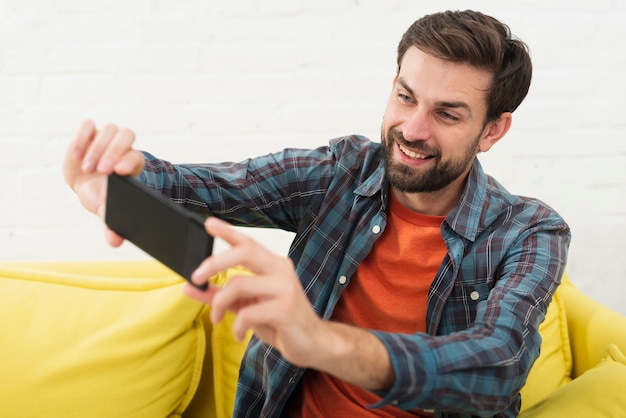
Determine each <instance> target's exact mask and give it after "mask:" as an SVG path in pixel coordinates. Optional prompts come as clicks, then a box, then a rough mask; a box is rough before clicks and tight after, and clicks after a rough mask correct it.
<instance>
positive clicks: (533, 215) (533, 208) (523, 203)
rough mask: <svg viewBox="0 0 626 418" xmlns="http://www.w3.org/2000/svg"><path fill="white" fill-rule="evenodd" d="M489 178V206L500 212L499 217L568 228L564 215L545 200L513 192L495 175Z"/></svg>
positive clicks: (530, 223) (531, 223) (527, 223)
mask: <svg viewBox="0 0 626 418" xmlns="http://www.w3.org/2000/svg"><path fill="white" fill-rule="evenodd" d="M487 178H488V182H487V188H486V190H487V200H488V202H489V207H490V208H491V210H493V211H495V212H496V213H497V214H498V217H502V216H504V217H506V218H510V220H512V221H513V220H514V221H515V222H523V223H525V224H526V225H527V226H530V225H533V224H535V225H536V224H537V223H542V224H544V223H550V224H553V225H560V226H562V227H566V228H567V224H566V222H565V220H564V219H563V217H562V216H561V215H560V214H559V213H558V212H557V211H556V210H555V209H554V208H553V207H551V206H550V205H548V204H547V203H546V202H544V201H543V200H541V199H539V198H536V197H530V196H524V195H518V194H513V193H511V192H509V191H508V190H507V189H506V188H505V187H504V186H502V185H501V184H500V183H499V182H497V181H496V180H495V179H494V178H493V177H491V176H487Z"/></svg>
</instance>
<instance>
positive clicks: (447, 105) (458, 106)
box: [435, 101, 472, 115]
mask: <svg viewBox="0 0 626 418" xmlns="http://www.w3.org/2000/svg"><path fill="white" fill-rule="evenodd" d="M435 105H437V106H438V107H444V108H447V109H463V110H465V111H466V112H468V113H469V114H470V115H471V114H472V109H471V108H470V107H469V105H468V104H467V103H465V102H447V101H439V102H435Z"/></svg>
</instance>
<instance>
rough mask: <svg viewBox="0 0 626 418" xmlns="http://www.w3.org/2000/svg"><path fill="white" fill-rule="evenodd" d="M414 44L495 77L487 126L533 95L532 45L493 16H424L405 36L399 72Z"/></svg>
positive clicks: (461, 13) (489, 95)
mask: <svg viewBox="0 0 626 418" xmlns="http://www.w3.org/2000/svg"><path fill="white" fill-rule="evenodd" d="M412 46H415V47H417V48H418V49H420V50H421V51H423V52H425V53H427V54H429V55H432V56H434V57H437V58H440V59H443V60H446V61H451V62H457V63H467V64H469V65H471V66H473V67H476V68H480V69H483V70H486V71H488V72H490V73H491V74H492V83H491V87H490V89H489V91H488V93H487V119H486V121H485V122H487V121H491V120H495V119H498V118H499V117H500V115H501V114H502V113H503V112H513V111H514V110H515V109H517V107H518V106H519V104H520V103H521V102H522V100H524V97H526V94H527V93H528V89H529V87H530V80H531V77H532V63H531V60H530V55H529V53H528V47H527V46H526V44H525V43H524V42H522V41H520V40H519V39H515V38H513V36H512V35H511V30H510V29H509V27H508V26H507V25H505V24H503V23H502V22H500V21H498V20H497V19H495V18H493V17H490V16H487V15H484V14H482V13H480V12H475V11H471V10H466V11H447V12H442V13H436V14H431V15H427V16H424V17H422V18H421V19H419V20H417V21H415V23H413V24H412V25H411V26H410V27H409V29H408V30H407V31H406V32H405V33H404V35H403V36H402V40H401V41H400V43H399V45H398V71H399V70H400V66H401V64H402V58H403V57H404V54H405V52H406V51H407V49H409V48H410V47H412Z"/></svg>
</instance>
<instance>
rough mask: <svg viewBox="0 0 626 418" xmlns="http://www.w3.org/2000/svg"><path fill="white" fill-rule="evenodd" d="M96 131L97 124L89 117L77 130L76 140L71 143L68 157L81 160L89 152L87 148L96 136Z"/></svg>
mask: <svg viewBox="0 0 626 418" xmlns="http://www.w3.org/2000/svg"><path fill="white" fill-rule="evenodd" d="M96 133H97V131H96V125H95V124H94V122H93V121H91V120H89V119H87V120H85V121H83V123H82V124H81V125H80V128H78V131H77V132H76V136H75V137H74V140H73V141H72V142H71V144H70V147H69V150H68V151H69V155H68V157H70V158H72V159H74V160H75V161H81V160H82V159H83V157H84V156H85V154H86V153H87V148H88V147H89V144H90V143H91V141H93V139H94V138H95V136H96Z"/></svg>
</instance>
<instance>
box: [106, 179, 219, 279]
mask: <svg viewBox="0 0 626 418" xmlns="http://www.w3.org/2000/svg"><path fill="white" fill-rule="evenodd" d="M105 223H106V224H107V226H108V227H109V228H111V229H112V230H113V231H115V232H116V233H118V234H119V235H121V236H122V237H124V238H125V239H127V240H129V241H130V242H132V243H133V244H135V245H136V246H137V247H139V248H140V249H142V250H143V251H145V252H146V253H148V254H149V255H151V256H152V257H154V258H156V259H157V260H159V261H160V262H161V263H163V264H165V265H166V266H167V267H169V268H170V269H171V270H173V271H174V272H176V273H178V274H179V275H181V276H182V277H184V278H185V279H187V280H188V281H189V282H190V283H191V273H192V272H193V271H194V270H195V269H196V268H197V267H198V266H199V265H200V263H201V262H202V261H203V260H204V259H205V258H207V257H208V256H209V255H211V253H212V251H213V237H212V236H210V235H209V234H208V233H207V232H206V230H205V229H204V219H203V218H202V217H201V216H200V215H198V214H196V213H194V212H192V211H190V210H188V209H185V208H183V207H181V206H178V205H176V204H174V203H172V202H170V201H169V200H168V199H167V198H166V197H165V196H163V195H162V194H160V193H159V192H157V191H155V190H152V189H150V188H148V187H147V186H146V185H145V184H143V183H141V182H140V181H139V180H137V179H135V178H133V177H129V176H119V175H117V174H111V175H110V176H109V179H108V186H107V198H106V212H105ZM192 284H193V283H192ZM194 286H195V284H194ZM196 287H198V288H200V289H203V290H204V289H206V287H207V285H206V284H205V285H204V286H196Z"/></svg>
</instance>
